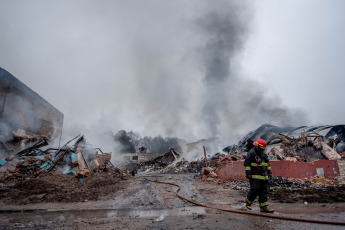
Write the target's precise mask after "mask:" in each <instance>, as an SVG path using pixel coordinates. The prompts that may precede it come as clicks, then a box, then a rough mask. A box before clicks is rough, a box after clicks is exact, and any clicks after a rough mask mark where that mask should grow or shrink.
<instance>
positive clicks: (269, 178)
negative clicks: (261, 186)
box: [268, 174, 273, 184]
mask: <svg viewBox="0 0 345 230" xmlns="http://www.w3.org/2000/svg"><path fill="white" fill-rule="evenodd" d="M268 182H269V183H270V184H272V183H273V180H272V175H271V174H270V175H268Z"/></svg>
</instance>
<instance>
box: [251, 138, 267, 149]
mask: <svg viewBox="0 0 345 230" xmlns="http://www.w3.org/2000/svg"><path fill="white" fill-rule="evenodd" d="M253 145H255V146H258V147H260V148H262V149H265V148H266V147H267V143H266V141H265V140H263V139H258V140H257V141H256V142H254V143H253Z"/></svg>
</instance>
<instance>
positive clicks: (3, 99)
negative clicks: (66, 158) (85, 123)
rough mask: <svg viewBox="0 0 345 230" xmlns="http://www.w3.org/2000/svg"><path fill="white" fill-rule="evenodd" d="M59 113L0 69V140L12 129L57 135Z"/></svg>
mask: <svg viewBox="0 0 345 230" xmlns="http://www.w3.org/2000/svg"><path fill="white" fill-rule="evenodd" d="M63 117H64V116H63V114H62V113H61V112H60V111H59V110H57V109H56V108H55V107H53V106H52V105H51V104H49V103H48V102H47V101H46V100H45V99H43V98H42V97H41V96H40V95H38V94H37V93H36V92H34V91H33V90H31V89H30V88H29V87H27V86H26V85H25V84H23V83H22V82H21V81H19V80H18V79H17V78H16V77H14V76H13V75H12V74H10V73H9V72H7V71H6V70H4V69H2V68H0V130H1V132H0V142H8V141H11V140H13V138H14V136H13V131H16V132H18V131H19V132H21V133H22V134H23V133H25V134H28V135H36V134H39V135H45V136H47V137H48V138H55V137H57V136H58V135H60V133H61V130H62V125H63Z"/></svg>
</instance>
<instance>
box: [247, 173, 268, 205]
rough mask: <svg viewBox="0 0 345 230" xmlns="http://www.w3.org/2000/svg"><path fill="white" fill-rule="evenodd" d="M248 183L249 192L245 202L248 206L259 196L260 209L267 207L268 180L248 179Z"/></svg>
mask: <svg viewBox="0 0 345 230" xmlns="http://www.w3.org/2000/svg"><path fill="white" fill-rule="evenodd" d="M249 183H250V190H249V192H248V195H247V199H246V201H247V202H248V203H249V204H252V203H253V202H254V200H255V198H256V196H259V205H260V207H265V206H267V205H268V203H267V195H268V191H269V183H268V180H258V179H250V180H249Z"/></svg>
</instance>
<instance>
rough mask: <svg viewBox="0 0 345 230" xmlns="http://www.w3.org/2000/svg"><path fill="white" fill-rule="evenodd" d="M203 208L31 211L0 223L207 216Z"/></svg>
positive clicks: (7, 214) (12, 214) (3, 216)
mask: <svg viewBox="0 0 345 230" xmlns="http://www.w3.org/2000/svg"><path fill="white" fill-rule="evenodd" d="M205 213H206V209H205V208H203V207H197V206H191V207H184V208H174V209H150V210H138V209H136V210H123V209H122V210H114V209H93V210H68V211H66V210H64V211H48V210H45V211H42V210H40V211H30V212H2V213H1V214H0V223H1V224H5V223H30V222H34V223H46V222H53V221H67V220H76V219H97V218H111V217H165V216H182V215H192V214H205Z"/></svg>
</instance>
